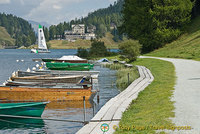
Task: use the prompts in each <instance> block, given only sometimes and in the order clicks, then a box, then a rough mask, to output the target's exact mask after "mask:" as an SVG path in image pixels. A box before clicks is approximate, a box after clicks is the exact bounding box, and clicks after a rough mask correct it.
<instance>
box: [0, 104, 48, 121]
mask: <svg viewBox="0 0 200 134" xmlns="http://www.w3.org/2000/svg"><path fill="white" fill-rule="evenodd" d="M47 103H49V102H27V103H0V117H1V116H2V115H13V116H32V117H41V115H42V113H43V111H44V109H45V106H46V104H47Z"/></svg>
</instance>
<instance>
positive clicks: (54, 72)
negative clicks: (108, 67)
mask: <svg viewBox="0 0 200 134" xmlns="http://www.w3.org/2000/svg"><path fill="white" fill-rule="evenodd" d="M47 74H52V75H53V76H66V75H83V76H87V77H92V78H93V79H97V78H98V75H99V71H65V70H64V71H62V70H60V71H59V70H38V71H31V72H28V71H17V72H16V76H18V77H26V76H35V75H47Z"/></svg>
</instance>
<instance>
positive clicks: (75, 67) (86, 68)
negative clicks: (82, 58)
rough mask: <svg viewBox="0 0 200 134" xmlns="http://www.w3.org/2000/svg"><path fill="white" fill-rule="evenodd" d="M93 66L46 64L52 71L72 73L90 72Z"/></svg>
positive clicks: (86, 64) (85, 64) (82, 64)
mask: <svg viewBox="0 0 200 134" xmlns="http://www.w3.org/2000/svg"><path fill="white" fill-rule="evenodd" d="M93 66H94V65H93V64H88V63H59V62H56V63H51V62H46V67H47V68H48V69H50V70H72V71H89V70H90V69H92V68H93Z"/></svg>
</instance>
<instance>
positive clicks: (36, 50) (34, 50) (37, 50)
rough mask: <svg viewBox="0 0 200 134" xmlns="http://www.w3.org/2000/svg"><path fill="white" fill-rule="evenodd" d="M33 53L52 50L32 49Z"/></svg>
mask: <svg viewBox="0 0 200 134" xmlns="http://www.w3.org/2000/svg"><path fill="white" fill-rule="evenodd" d="M31 53H50V51H49V50H42V49H31Z"/></svg>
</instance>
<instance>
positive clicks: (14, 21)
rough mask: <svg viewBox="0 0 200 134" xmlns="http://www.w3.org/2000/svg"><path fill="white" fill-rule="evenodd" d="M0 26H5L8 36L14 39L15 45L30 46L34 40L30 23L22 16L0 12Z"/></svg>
mask: <svg viewBox="0 0 200 134" xmlns="http://www.w3.org/2000/svg"><path fill="white" fill-rule="evenodd" d="M0 26H2V27H5V29H6V30H7V32H8V33H9V34H10V36H11V37H12V38H14V39H15V45H16V46H18V47H20V46H22V45H23V46H30V45H32V44H33V43H35V41H36V38H35V33H34V31H33V29H32V27H31V24H29V23H28V21H26V20H24V19H22V18H19V17H16V16H13V15H11V14H5V13H0ZM7 45H9V44H7Z"/></svg>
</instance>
